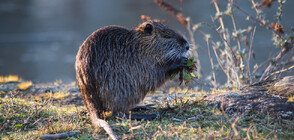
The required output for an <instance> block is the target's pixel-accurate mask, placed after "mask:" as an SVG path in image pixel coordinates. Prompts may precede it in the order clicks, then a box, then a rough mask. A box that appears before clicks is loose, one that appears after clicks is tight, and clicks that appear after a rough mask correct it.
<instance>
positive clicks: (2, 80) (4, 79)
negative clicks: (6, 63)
mask: <svg viewBox="0 0 294 140" xmlns="http://www.w3.org/2000/svg"><path fill="white" fill-rule="evenodd" d="M20 80H21V79H20V78H19V77H18V76H17V75H8V76H0V83H10V82H19V81H20Z"/></svg>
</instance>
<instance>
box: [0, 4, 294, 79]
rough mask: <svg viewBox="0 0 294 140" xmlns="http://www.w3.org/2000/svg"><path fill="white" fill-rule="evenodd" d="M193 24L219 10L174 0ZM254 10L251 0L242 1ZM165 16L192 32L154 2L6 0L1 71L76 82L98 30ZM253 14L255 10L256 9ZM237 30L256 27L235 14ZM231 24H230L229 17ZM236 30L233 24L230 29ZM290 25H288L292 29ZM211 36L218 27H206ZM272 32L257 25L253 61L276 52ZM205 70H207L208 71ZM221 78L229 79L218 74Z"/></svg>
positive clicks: (201, 43)
mask: <svg viewBox="0 0 294 140" xmlns="http://www.w3.org/2000/svg"><path fill="white" fill-rule="evenodd" d="M222 1H224V0H219V2H220V7H221V8H222V9H221V10H222V11H224V10H225V9H226V3H222ZM168 2H171V3H172V4H173V5H175V6H176V7H177V8H178V9H181V10H182V12H183V13H184V14H185V16H188V17H190V18H191V20H192V22H193V23H198V22H207V23H211V16H212V17H214V16H215V9H214V7H213V6H212V5H211V4H210V1H209V0H171V1H168ZM237 4H238V5H239V6H240V7H242V8H243V9H244V10H247V11H248V12H249V13H250V12H254V10H251V3H250V1H249V0H239V1H238V3H237ZM293 6H294V1H293V0H288V1H287V4H286V5H285V6H284V7H283V17H282V22H281V23H282V24H283V25H284V27H291V26H292V25H293V24H294V16H293V13H294V8H293ZM277 7H278V4H277V3H274V5H272V8H270V9H266V11H265V12H266V13H267V14H268V16H269V17H272V15H274V14H275V13H276V12H277ZM142 14H144V15H147V16H150V17H151V18H157V19H165V20H166V24H167V25H168V26H170V27H171V28H173V29H174V30H176V31H178V32H179V33H181V34H183V35H184V36H187V38H188V33H187V30H186V29H185V28H184V27H183V26H182V25H181V24H180V23H179V22H178V21H177V19H176V18H175V17H174V16H171V15H169V14H168V13H166V12H165V11H163V10H162V9H161V8H159V7H158V6H157V5H156V4H154V3H153V0H107V1H106V0H104V1H102V0H1V1H0V75H8V74H15V75H19V76H20V77H22V78H23V79H26V80H32V81H34V82H52V81H56V80H62V81H63V82H72V81H74V80H75V70H74V62H75V56H76V53H77V51H78V48H79V46H80V45H81V44H82V43H83V41H84V40H85V39H86V38H87V37H88V36H89V35H90V34H91V33H92V32H93V31H95V30H97V29H99V28H101V27H103V26H107V25H120V26H124V27H126V28H129V29H131V28H132V27H134V26H136V25H138V24H140V23H141V22H142V21H141V19H140V16H141V15H142ZM251 14H252V15H254V14H255V13H251ZM235 18H236V19H237V20H236V23H237V28H238V29H242V28H247V27H248V25H251V26H254V25H255V23H254V22H252V21H247V20H245V18H246V15H243V14H242V13H240V14H238V15H235ZM224 20H225V22H226V20H229V21H228V22H227V23H226V26H231V21H230V19H226V18H225V19H224ZM231 29H232V28H231ZM290 30H291V29H290V28H285V31H286V32H290ZM206 32H207V33H210V34H211V35H212V37H213V36H214V35H215V34H214V31H212V30H209V29H207V30H206ZM271 37H272V34H271V32H270V31H268V30H266V29H264V28H263V27H259V26H257V31H256V35H255V39H254V43H253V50H254V51H255V54H256V60H255V62H254V63H258V64H260V63H262V62H264V61H265V60H266V59H268V58H269V56H271V55H273V54H274V53H275V52H276V50H275V47H273V44H272V41H271ZM195 40H196V43H197V46H198V53H199V56H200V61H201V65H202V67H203V72H204V76H205V75H208V74H210V73H209V72H210V71H211V69H210V62H209V58H208V55H207V46H206V43H205V40H204V39H203V36H202V35H200V34H199V33H198V34H196V33H195ZM205 72H206V73H205ZM218 76H219V77H220V82H224V81H225V79H224V78H225V76H224V74H223V73H222V72H218Z"/></svg>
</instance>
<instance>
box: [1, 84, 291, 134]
mask: <svg viewBox="0 0 294 140" xmlns="http://www.w3.org/2000/svg"><path fill="white" fill-rule="evenodd" d="M172 90H174V91H173V92H177V91H181V92H182V91H183V92H185V93H183V94H189V93H187V90H186V89H183V90H180V89H177V91H176V89H171V91H172ZM194 92H195V91H194ZM58 94H60V95H62V96H64V95H66V93H58ZM202 94H204V95H205V94H208V93H202ZM56 96H57V95H56ZM32 99H33V98H30V99H20V98H0V130H1V131H0V137H1V138H2V139H38V138H40V136H41V135H43V134H52V133H61V132H69V131H75V130H80V131H81V133H80V134H79V135H78V136H77V137H75V138H74V139H107V135H106V134H105V132H103V131H102V130H95V129H94V128H93V127H92V126H91V123H90V120H89V118H88V116H87V114H86V109H85V107H83V106H81V107H76V106H75V105H61V104H56V103H55V104H53V103H52V100H62V98H48V99H46V100H43V101H42V100H41V101H38V100H32ZM135 113H138V112H135ZM139 113H159V114H161V116H162V118H161V119H156V120H154V121H136V120H132V121H130V120H128V119H127V120H118V119H116V118H114V117H110V118H108V122H109V124H110V125H111V127H112V128H113V130H114V131H115V132H116V134H117V135H118V136H120V137H121V138H124V139H153V138H155V139H195V138H196V139H239V138H241V139H266V138H279V139H289V138H292V137H294V122H293V121H289V120H283V119H277V118H275V117H274V116H268V115H265V114H262V113H260V114H259V113H257V112H252V113H250V114H247V115H244V116H242V115H241V116H240V115H239V116H234V115H227V114H226V113H224V112H223V111H221V110H217V109H207V108H206V105H205V104H203V103H201V102H198V103H195V101H194V100H192V99H189V97H187V99H186V100H184V101H176V100H173V101H170V102H169V103H168V104H162V105H161V106H159V107H158V108H157V109H156V110H153V111H147V112H139Z"/></svg>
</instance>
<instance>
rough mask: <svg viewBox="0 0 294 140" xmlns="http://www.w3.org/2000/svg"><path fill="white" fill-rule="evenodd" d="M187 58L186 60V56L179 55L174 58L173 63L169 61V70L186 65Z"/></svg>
mask: <svg viewBox="0 0 294 140" xmlns="http://www.w3.org/2000/svg"><path fill="white" fill-rule="evenodd" d="M187 60H188V58H186V57H181V58H179V59H177V60H175V61H174V62H173V63H171V65H170V70H175V69H181V68H183V67H187Z"/></svg>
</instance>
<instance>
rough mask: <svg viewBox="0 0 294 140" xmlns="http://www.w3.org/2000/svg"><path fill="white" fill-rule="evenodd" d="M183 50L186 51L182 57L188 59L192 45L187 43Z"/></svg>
mask: <svg viewBox="0 0 294 140" xmlns="http://www.w3.org/2000/svg"><path fill="white" fill-rule="evenodd" d="M183 48H184V51H183V53H182V57H186V58H188V53H189V50H190V44H189V43H188V42H186V43H185V44H184V46H183Z"/></svg>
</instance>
